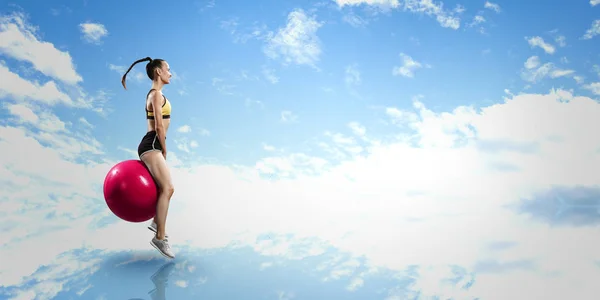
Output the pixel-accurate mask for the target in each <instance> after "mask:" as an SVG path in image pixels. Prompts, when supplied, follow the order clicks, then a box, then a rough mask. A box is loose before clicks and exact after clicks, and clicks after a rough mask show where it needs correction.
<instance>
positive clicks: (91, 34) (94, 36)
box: [79, 22, 108, 44]
mask: <svg viewBox="0 0 600 300" xmlns="http://www.w3.org/2000/svg"><path fill="white" fill-rule="evenodd" d="M79 30H81V33H82V34H83V38H84V40H85V41H87V42H89V43H92V44H100V43H101V42H102V38H104V37H106V36H107V35H108V30H107V29H106V27H105V26H104V25H103V24H100V23H89V22H88V23H81V24H79Z"/></svg>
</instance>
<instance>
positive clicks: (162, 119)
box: [121, 57, 175, 258]
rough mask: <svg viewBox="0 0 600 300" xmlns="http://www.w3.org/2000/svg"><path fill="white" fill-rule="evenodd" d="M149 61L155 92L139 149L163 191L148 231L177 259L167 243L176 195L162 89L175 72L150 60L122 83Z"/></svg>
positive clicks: (162, 250) (149, 100)
mask: <svg viewBox="0 0 600 300" xmlns="http://www.w3.org/2000/svg"><path fill="white" fill-rule="evenodd" d="M144 61H147V62H148V63H147V64H146V74H147V75H148V78H150V80H152V89H150V91H149V92H148V94H147V95H146V101H145V102H146V119H147V123H148V130H147V132H146V135H145V136H144V137H143V138H142V141H141V142H140V144H139V146H138V155H139V157H140V160H141V161H143V162H144V163H145V164H146V166H147V167H148V170H150V173H151V174H152V176H153V177H154V180H155V181H156V183H157V185H158V189H159V194H158V204H157V207H156V216H155V217H154V220H153V221H152V223H151V224H150V225H149V226H148V229H150V230H152V231H153V232H154V233H155V235H154V237H153V238H152V240H151V241H150V244H151V245H152V246H153V247H154V248H156V249H157V250H158V251H159V252H160V253H161V254H162V255H164V256H166V257H168V258H174V257H175V255H174V254H173V252H172V250H171V247H170V246H169V242H168V240H167V235H166V232H165V225H166V222H167V212H168V211H169V202H170V201H171V197H172V196H173V192H174V191H175V190H174V188H173V183H172V182H171V174H170V171H169V169H168V167H167V163H166V159H167V145H166V143H165V140H166V138H167V131H168V130H169V124H170V119H171V103H170V102H169V100H168V99H167V97H165V96H164V95H163V94H162V88H163V86H164V85H165V84H169V83H170V80H171V69H170V68H169V64H168V63H167V62H166V61H164V60H162V59H152V58H150V57H146V58H143V59H140V60H137V61H136V62H134V63H133V64H132V65H131V66H130V67H129V69H128V70H127V72H125V74H124V75H123V78H122V79H121V84H122V85H123V88H125V89H127V86H126V85H125V78H126V76H127V73H129V71H131V68H133V66H135V65H136V64H137V63H140V62H144Z"/></svg>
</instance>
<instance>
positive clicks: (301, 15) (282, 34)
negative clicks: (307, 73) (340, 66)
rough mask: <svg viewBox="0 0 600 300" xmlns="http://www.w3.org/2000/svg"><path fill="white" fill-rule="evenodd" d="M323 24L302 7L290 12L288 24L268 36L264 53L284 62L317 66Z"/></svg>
mask: <svg viewBox="0 0 600 300" xmlns="http://www.w3.org/2000/svg"><path fill="white" fill-rule="evenodd" d="M321 26H322V23H321V22H318V21H317V20H316V19H315V17H312V16H308V15H307V14H306V13H305V12H304V11H303V10H302V9H296V10H294V11H292V12H290V13H289V15H288V19H287V24H286V25H285V27H282V28H280V29H279V30H278V31H277V33H275V34H271V36H270V37H268V38H267V45H266V46H265V48H264V53H265V54H266V55H267V56H268V57H270V58H271V59H281V60H283V63H284V64H286V65H287V64H299V65H309V66H313V67H314V66H315V65H316V63H317V62H318V61H319V56H320V55H321V41H320V39H319V37H318V36H317V31H318V30H319V28H320V27H321Z"/></svg>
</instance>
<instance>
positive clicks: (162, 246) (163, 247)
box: [150, 236, 175, 258]
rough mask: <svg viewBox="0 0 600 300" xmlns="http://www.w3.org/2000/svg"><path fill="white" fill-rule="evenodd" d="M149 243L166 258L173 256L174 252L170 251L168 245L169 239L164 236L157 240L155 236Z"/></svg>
mask: <svg viewBox="0 0 600 300" xmlns="http://www.w3.org/2000/svg"><path fill="white" fill-rule="evenodd" d="M150 245H152V247H154V248H156V250H158V252H160V254H162V255H164V256H165V257H167V258H175V254H173V251H171V246H169V241H168V240H167V239H166V238H165V239H164V240H159V239H157V238H156V236H155V237H153V238H152V240H151V241H150Z"/></svg>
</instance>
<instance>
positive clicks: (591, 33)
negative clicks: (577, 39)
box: [583, 20, 600, 40]
mask: <svg viewBox="0 0 600 300" xmlns="http://www.w3.org/2000/svg"><path fill="white" fill-rule="evenodd" d="M599 34H600V20H594V22H592V26H591V27H590V28H589V29H588V30H586V32H585V34H584V35H583V39H584V40H590V39H592V38H593V37H595V36H597V35H599Z"/></svg>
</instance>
